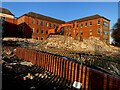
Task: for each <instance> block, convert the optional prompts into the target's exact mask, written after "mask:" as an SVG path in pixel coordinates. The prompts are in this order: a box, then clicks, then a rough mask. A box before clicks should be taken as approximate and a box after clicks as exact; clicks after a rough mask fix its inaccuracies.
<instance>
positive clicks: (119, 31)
mask: <svg viewBox="0 0 120 90" xmlns="http://www.w3.org/2000/svg"><path fill="white" fill-rule="evenodd" d="M111 36H112V38H113V41H112V45H115V46H119V47H120V18H119V19H118V21H117V22H116V23H115V24H114V26H113V27H112V35H111Z"/></svg>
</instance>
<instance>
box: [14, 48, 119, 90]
mask: <svg viewBox="0 0 120 90" xmlns="http://www.w3.org/2000/svg"><path fill="white" fill-rule="evenodd" d="M15 54H16V56H17V57H19V58H22V59H24V60H26V61H30V62H32V63H33V64H37V65H38V66H41V67H43V68H44V69H46V70H48V71H49V72H51V73H53V74H55V75H58V76H60V77H63V78H65V79H67V80H68V81H70V82H71V83H73V82H74V81H77V82H80V83H82V88H83V90H84V89H85V90H86V89H88V90H98V89H100V90H120V78H119V77H116V76H112V75H109V74H106V73H103V72H101V71H98V70H94V69H91V68H89V67H86V66H83V65H80V64H79V63H76V62H73V61H71V60H69V59H66V58H63V57H60V56H57V55H54V54H50V53H46V52H42V51H36V50H31V49H27V48H22V47H17V48H16V51H15Z"/></svg>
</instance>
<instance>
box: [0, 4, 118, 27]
mask: <svg viewBox="0 0 120 90" xmlns="http://www.w3.org/2000/svg"><path fill="white" fill-rule="evenodd" d="M119 6H120V5H119ZM2 7H4V8H6V9H8V10H10V11H11V12H12V13H13V14H14V15H15V16H16V17H19V16H21V15H23V14H25V13H28V12H31V11H32V12H36V13H39V14H43V15H46V16H50V17H53V18H57V19H60V20H64V21H70V20H74V19H79V18H83V17H86V16H91V15H95V14H99V15H101V16H104V17H106V18H108V19H110V20H111V21H110V28H112V26H113V25H114V24H115V23H116V22H117V19H118V2H2Z"/></svg>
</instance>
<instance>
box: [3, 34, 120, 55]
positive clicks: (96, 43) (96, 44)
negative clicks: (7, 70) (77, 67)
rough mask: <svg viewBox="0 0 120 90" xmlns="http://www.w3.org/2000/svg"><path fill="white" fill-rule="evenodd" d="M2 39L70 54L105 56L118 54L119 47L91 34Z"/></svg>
mask: <svg viewBox="0 0 120 90" xmlns="http://www.w3.org/2000/svg"><path fill="white" fill-rule="evenodd" d="M3 41H17V44H19V45H20V46H23V47H29V48H32V49H33V48H34V49H37V50H43V51H47V52H50V53H54V54H60V55H64V56H70V57H73V56H71V54H70V55H69V52H86V53H92V54H102V55H106V56H114V57H119V56H120V48H117V47H114V46H111V45H110V46H108V45H106V44H105V43H104V42H102V41H100V40H99V38H97V37H93V36H91V37H90V38H89V39H83V41H78V40H74V39H73V38H72V37H69V36H63V35H50V36H49V38H47V40H44V41H42V40H35V39H25V38H24V39H23V38H4V39H3Z"/></svg>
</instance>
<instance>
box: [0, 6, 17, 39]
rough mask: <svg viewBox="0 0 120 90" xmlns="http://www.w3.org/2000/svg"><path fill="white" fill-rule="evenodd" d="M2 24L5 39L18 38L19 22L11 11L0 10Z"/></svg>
mask: <svg viewBox="0 0 120 90" xmlns="http://www.w3.org/2000/svg"><path fill="white" fill-rule="evenodd" d="M0 23H1V25H2V36H3V37H17V20H16V19H15V16H14V15H13V14H12V13H11V12H10V11H9V10H7V9H5V8H0Z"/></svg>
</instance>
